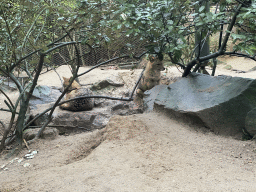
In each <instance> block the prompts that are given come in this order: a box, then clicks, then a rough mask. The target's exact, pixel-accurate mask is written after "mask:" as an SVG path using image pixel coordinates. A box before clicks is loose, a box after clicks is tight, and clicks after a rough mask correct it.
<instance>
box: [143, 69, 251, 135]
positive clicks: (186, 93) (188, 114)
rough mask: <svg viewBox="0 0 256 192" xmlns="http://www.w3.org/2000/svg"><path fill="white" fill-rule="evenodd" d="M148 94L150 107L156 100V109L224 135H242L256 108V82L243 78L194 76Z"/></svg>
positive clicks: (147, 101)
mask: <svg viewBox="0 0 256 192" xmlns="http://www.w3.org/2000/svg"><path fill="white" fill-rule="evenodd" d="M156 92H157V93H158V94H156ZM151 93H152V94H151ZM145 94H146V99H145V102H146V105H147V106H148V108H150V107H151V108H152V99H153V100H154V109H158V110H164V111H166V112H169V113H171V114H173V115H174V116H180V117H181V118H189V119H190V120H192V121H193V120H195V121H197V122H200V123H203V124H204V125H205V126H206V127H208V128H210V129H211V130H213V131H214V132H215V133H219V134H222V135H231V136H238V135H241V134H242V132H243V129H244V127H245V118H246V116H247V113H248V112H249V111H251V110H252V109H253V108H255V107H256V81H255V80H254V79H246V78H240V77H230V76H217V77H212V76H209V75H203V74H198V73H191V74H190V75H189V76H187V77H186V78H182V79H180V80H179V81H177V82H175V83H173V84H170V85H169V86H163V85H161V86H156V87H155V88H153V89H152V90H149V91H147V92H145ZM149 101H151V104H150V102H149Z"/></svg>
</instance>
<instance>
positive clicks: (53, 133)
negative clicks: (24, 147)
mask: <svg viewBox="0 0 256 192" xmlns="http://www.w3.org/2000/svg"><path fill="white" fill-rule="evenodd" d="M39 130H40V128H35V129H26V130H25V131H24V134H23V138H24V139H25V140H26V141H29V140H32V139H34V138H35V136H36V134H37V133H38V131H39ZM58 135H59V131H58V129H56V128H52V127H51V128H49V127H47V128H46V129H45V130H44V132H43V135H42V136H41V137H42V138H43V139H55V138H56V137H57V136H58Z"/></svg>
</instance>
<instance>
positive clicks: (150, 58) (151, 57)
mask: <svg viewBox="0 0 256 192" xmlns="http://www.w3.org/2000/svg"><path fill="white" fill-rule="evenodd" d="M148 58H149V61H150V62H151V63H152V62H153V61H154V60H155V57H154V56H153V55H149V56H148Z"/></svg>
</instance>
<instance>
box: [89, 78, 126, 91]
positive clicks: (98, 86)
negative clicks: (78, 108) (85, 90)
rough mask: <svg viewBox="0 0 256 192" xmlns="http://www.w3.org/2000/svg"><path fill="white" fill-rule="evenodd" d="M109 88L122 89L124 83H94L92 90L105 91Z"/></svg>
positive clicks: (107, 81)
mask: <svg viewBox="0 0 256 192" xmlns="http://www.w3.org/2000/svg"><path fill="white" fill-rule="evenodd" d="M109 86H113V87H122V86H124V83H119V82H114V81H113V80H111V79H105V80H103V81H100V82H97V83H94V84H93V86H92V87H91V90H94V91H95V90H101V89H105V88H107V87H109Z"/></svg>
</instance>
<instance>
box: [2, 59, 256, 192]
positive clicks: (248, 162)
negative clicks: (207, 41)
mask: <svg viewBox="0 0 256 192" xmlns="http://www.w3.org/2000/svg"><path fill="white" fill-rule="evenodd" d="M240 59H241V58H238V59H230V58H224V60H223V61H224V64H221V65H220V66H219V67H218V68H217V73H216V75H221V74H224V75H232V76H242V77H248V78H255V77H256V72H254V71H252V72H248V73H236V72H235V71H230V70H225V69H224V67H225V66H226V65H231V66H232V67H233V69H237V70H244V71H248V70H249V69H251V68H252V67H254V66H256V64H255V63H254V62H251V61H250V60H247V59H242V60H240ZM237 63H239V65H238V64H237ZM82 70H85V69H82ZM58 72H59V73H60V74H61V75H62V76H69V75H68V73H69V71H68V70H67V68H65V67H62V68H59V69H58ZM139 72H140V71H138V72H135V73H132V72H131V71H129V70H127V71H124V70H122V71H119V70H98V71H96V70H95V71H94V72H92V73H91V76H90V75H89V74H88V76H85V77H82V78H81V79H80V82H81V83H82V84H88V83H92V82H95V80H97V78H103V79H104V78H108V77H111V78H113V77H114V78H117V79H118V78H121V77H122V78H124V79H123V80H126V82H130V83H127V85H126V86H127V88H128V89H130V88H131V87H132V86H133V85H134V80H135V79H136V77H138V75H139ZM52 73H54V72H49V73H47V74H45V75H43V76H42V77H41V78H40V79H39V84H41V85H43V84H46V85H54V86H57V87H60V85H61V83H60V80H58V76H57V75H56V77H55V76H54V75H53V74H52ZM120 73H121V77H120ZM163 75H166V76H172V77H175V76H180V75H181V74H180V72H179V71H178V70H177V69H176V68H175V67H171V68H169V69H168V70H167V72H166V73H163ZM53 76H54V77H53ZM93 76H94V78H95V79H94V78H93ZM51 78H53V79H51ZM15 96H16V95H15V94H14V93H13V94H12V98H15ZM0 103H1V105H0V107H3V106H4V105H3V99H2V96H1V100H0ZM7 118H8V116H7V115H6V113H1V114H0V119H2V120H6V119H7ZM30 148H31V150H32V151H33V150H36V151H38V153H37V154H35V156H34V158H33V159H24V158H23V157H24V155H25V154H27V153H28V150H27V149H24V150H23V151H22V152H21V154H19V155H18V156H17V157H13V159H8V160H6V159H3V158H1V159H0V166H1V167H0V192H5V191H21V192H22V191H45V192H46V191H57V192H58V191H88V192H91V191H92V192H93V191H95V192H101V191H102V192H103V191H106V192H112V191H116V192H119V191H120V192H133V191H134V192H135V191H136V192H137V191H139V192H140V191H141V192H143V191H149V192H154V191H157V192H166V191H252V192H253V191H255V189H256V182H255V172H256V166H255V164H256V142H255V141H239V140H235V139H233V138H229V137H223V136H219V135H215V134H213V133H211V132H209V131H208V130H207V129H205V128H203V127H197V126H195V125H188V124H184V123H181V122H178V121H176V120H175V119H172V118H171V117H166V116H165V115H163V114H158V113H147V114H138V115H131V116H124V117H121V116H114V117H112V118H111V120H110V122H109V124H108V126H107V127H106V128H104V129H102V130H96V131H93V132H90V133H81V134H74V135H72V134H71V135H69V136H65V135H62V136H58V137H57V138H56V139H54V140H48V139H41V140H40V141H39V142H38V143H35V144H32V145H31V146H30ZM3 165H5V166H3ZM26 165H27V167H26Z"/></svg>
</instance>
